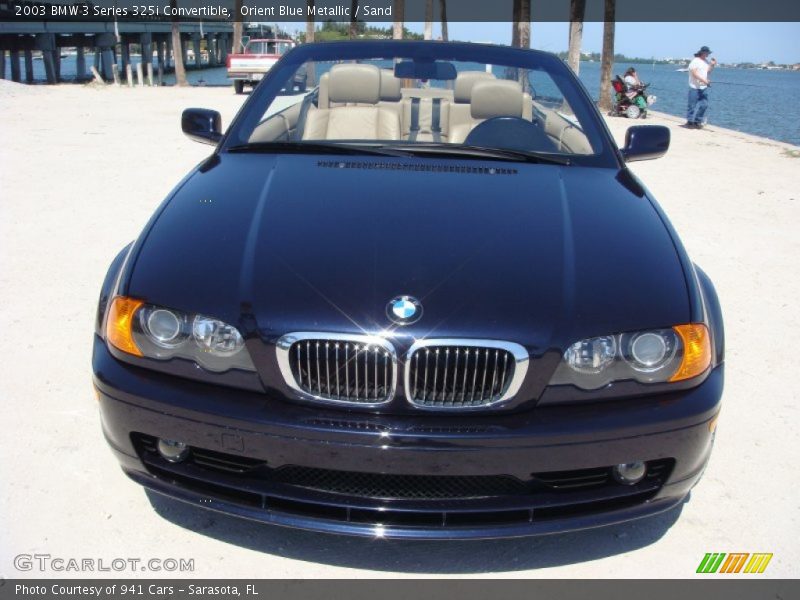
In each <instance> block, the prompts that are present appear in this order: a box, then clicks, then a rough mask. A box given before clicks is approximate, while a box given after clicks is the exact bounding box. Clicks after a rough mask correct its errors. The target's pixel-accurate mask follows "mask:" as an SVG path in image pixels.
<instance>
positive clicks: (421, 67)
mask: <svg viewBox="0 0 800 600" xmlns="http://www.w3.org/2000/svg"><path fill="white" fill-rule="evenodd" d="M456 75H457V72H456V68H455V66H454V65H453V64H452V63H449V62H435V61H432V60H405V61H403V62H399V63H397V64H396V65H395V66H394V76H395V77H397V78H398V79H439V80H450V79H455V78H456Z"/></svg>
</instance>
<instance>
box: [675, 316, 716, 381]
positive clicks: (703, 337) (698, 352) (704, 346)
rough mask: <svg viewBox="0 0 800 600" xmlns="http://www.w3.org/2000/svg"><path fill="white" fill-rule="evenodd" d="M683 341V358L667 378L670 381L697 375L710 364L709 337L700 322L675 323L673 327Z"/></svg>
mask: <svg viewBox="0 0 800 600" xmlns="http://www.w3.org/2000/svg"><path fill="white" fill-rule="evenodd" d="M673 329H674V330H675V333H677V334H678V335H679V336H680V338H681V341H682V342H683V359H682V360H681V364H680V366H679V367H678V370H677V371H675V374H674V375H673V376H672V377H670V378H669V380H670V381H683V380H684V379H691V378H692V377H697V376H698V375H700V374H701V373H703V372H705V370H706V369H708V367H709V366H710V365H711V338H710V336H709V334H708V329H707V328H706V326H705V325H703V324H702V323H690V324H688V325H676V326H675V327H673Z"/></svg>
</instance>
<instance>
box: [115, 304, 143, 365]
mask: <svg viewBox="0 0 800 600" xmlns="http://www.w3.org/2000/svg"><path fill="white" fill-rule="evenodd" d="M142 306H144V302H142V301H141V300H135V299H133V298H126V297H125V296H117V297H116V298H114V299H113V300H112V301H111V307H110V308H109V309H108V319H107V320H106V340H108V343H109V344H111V345H112V346H114V347H115V348H118V349H119V350H122V351H123V352H127V353H128V354H133V355H135V356H142V351H141V350H139V347H138V346H137V345H136V342H135V341H134V340H133V317H134V315H135V314H136V311H137V310H139V309H140V308H141V307H142Z"/></svg>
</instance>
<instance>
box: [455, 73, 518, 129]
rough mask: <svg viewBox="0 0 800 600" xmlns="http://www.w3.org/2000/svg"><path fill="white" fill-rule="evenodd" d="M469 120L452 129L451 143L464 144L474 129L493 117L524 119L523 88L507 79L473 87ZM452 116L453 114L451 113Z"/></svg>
mask: <svg viewBox="0 0 800 600" xmlns="http://www.w3.org/2000/svg"><path fill="white" fill-rule="evenodd" d="M471 97H472V101H471V102H470V105H469V107H470V115H469V119H466V120H462V121H461V122H459V123H456V124H454V125H453V126H452V127H451V128H450V141H451V142H453V143H456V144H461V143H463V142H464V140H465V139H466V137H467V136H468V135H469V132H470V131H472V129H473V127H475V126H476V125H478V124H479V123H482V122H483V121H485V120H486V119H491V118H493V117H520V118H521V117H522V116H523V114H524V112H525V109H524V102H525V98H524V94H523V93H522V86H520V84H519V83H517V82H516V81H509V80H507V79H486V80H483V81H476V82H474V83H473V85H472V86H471ZM451 114H452V112H451Z"/></svg>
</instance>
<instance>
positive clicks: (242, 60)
mask: <svg viewBox="0 0 800 600" xmlns="http://www.w3.org/2000/svg"><path fill="white" fill-rule="evenodd" d="M296 45H297V44H296V43H295V42H294V41H292V40H287V39H277V38H275V39H251V40H249V41H248V42H247V44H246V45H245V47H244V51H243V52H242V53H240V54H229V55H228V61H227V67H228V78H229V79H232V80H233V88H234V89H235V90H236V93H237V94H241V93H243V92H244V86H245V85H250V86H253V87H255V86H256V85H257V84H258V82H259V81H261V80H262V79H263V78H264V75H266V74H267V72H268V71H269V70H270V69H271V68H272V66H273V65H274V64H275V63H276V62H278V59H280V57H281V56H283V55H284V54H286V53H287V52H288V51H289V50H291V49H292V48H294V47H295V46H296ZM293 87H297V88H299V89H300V91H301V92H305V91H306V71H305V68H304V67H301V68H300V69H299V70H298V72H297V73H295V76H294V81H293ZM289 91H294V90H289Z"/></svg>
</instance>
